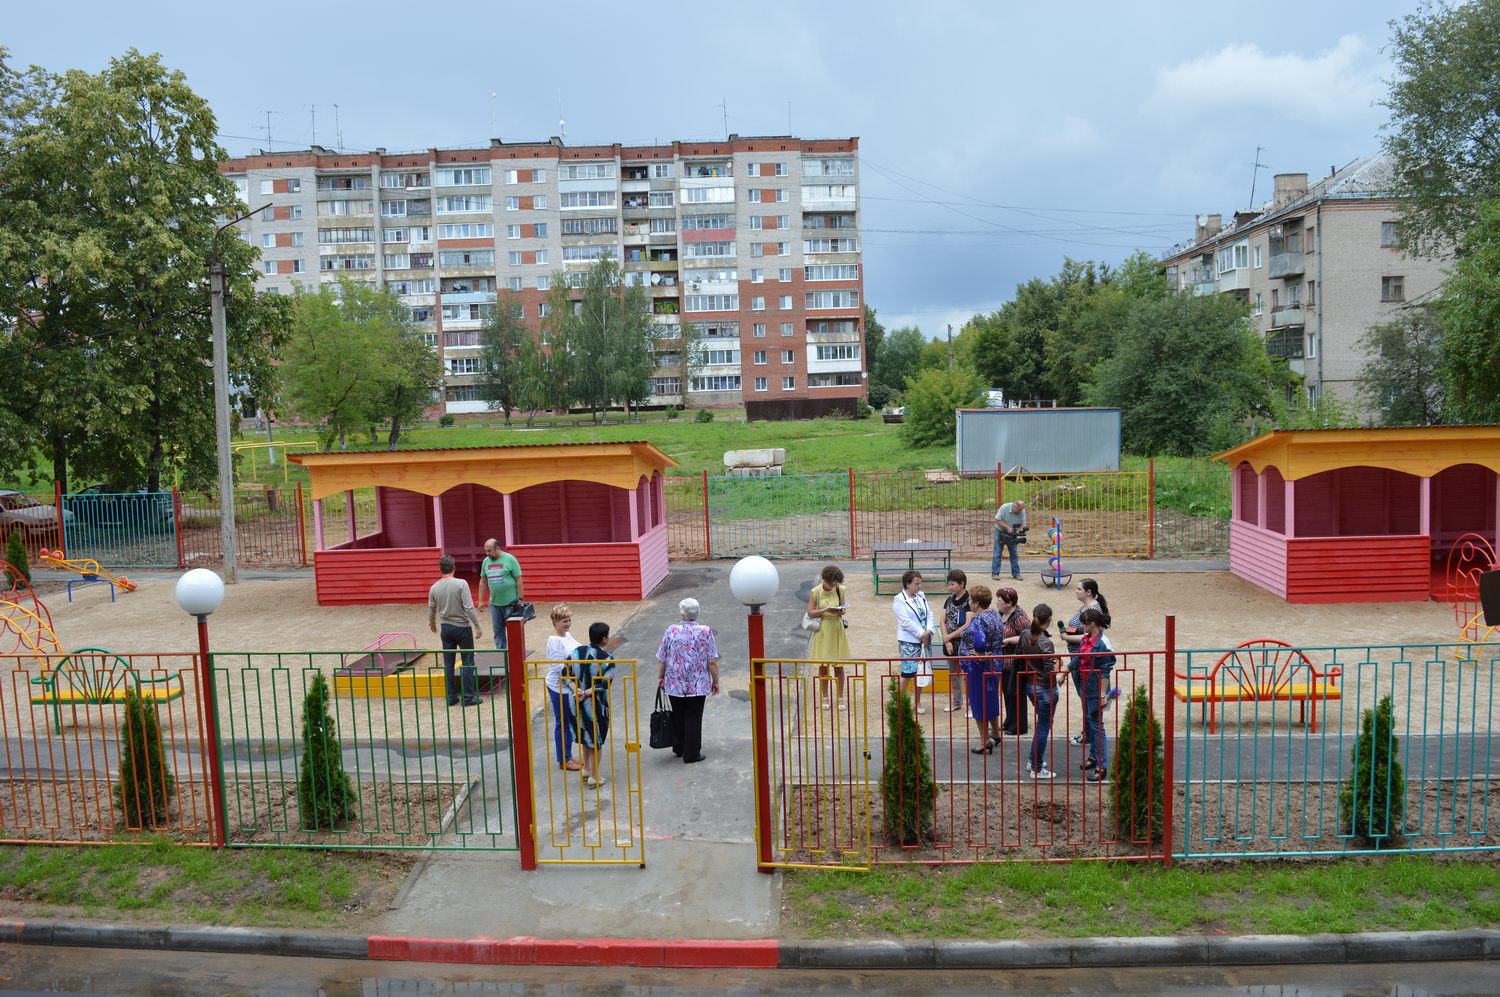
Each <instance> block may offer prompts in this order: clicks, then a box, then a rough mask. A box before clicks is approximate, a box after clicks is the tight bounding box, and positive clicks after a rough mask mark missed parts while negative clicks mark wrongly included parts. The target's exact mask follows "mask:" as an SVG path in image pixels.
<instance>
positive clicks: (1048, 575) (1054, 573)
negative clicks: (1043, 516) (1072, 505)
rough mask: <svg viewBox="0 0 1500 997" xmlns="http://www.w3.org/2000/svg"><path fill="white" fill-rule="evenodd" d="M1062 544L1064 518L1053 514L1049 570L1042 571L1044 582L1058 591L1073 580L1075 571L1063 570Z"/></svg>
mask: <svg viewBox="0 0 1500 997" xmlns="http://www.w3.org/2000/svg"><path fill="white" fill-rule="evenodd" d="M1062 544H1063V531H1062V520H1061V519H1060V518H1058V517H1057V516H1053V517H1052V525H1051V526H1049V527H1048V528H1047V570H1046V571H1043V572H1042V584H1043V585H1045V586H1047V587H1048V588H1055V589H1057V590H1058V591H1062V588H1063V586H1064V585H1067V584H1068V583H1069V582H1071V581H1072V580H1073V573H1072V572H1071V571H1064V570H1063V560H1062Z"/></svg>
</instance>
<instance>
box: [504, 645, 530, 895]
mask: <svg viewBox="0 0 1500 997" xmlns="http://www.w3.org/2000/svg"><path fill="white" fill-rule="evenodd" d="M505 697H506V699H507V701H508V702H509V705H510V763H511V768H512V769H513V770H514V771H513V774H514V776H515V781H514V783H513V785H514V786H515V787H516V847H517V848H518V849H519V850H520V853H521V868H522V869H524V870H527V871H531V870H534V869H535V868H536V813H535V810H534V807H533V804H532V795H531V794H532V790H531V715H530V712H529V711H528V710H527V708H526V624H524V623H522V622H521V621H520V620H519V619H517V618H515V617H512V618H511V619H509V620H507V621H506V623H505Z"/></svg>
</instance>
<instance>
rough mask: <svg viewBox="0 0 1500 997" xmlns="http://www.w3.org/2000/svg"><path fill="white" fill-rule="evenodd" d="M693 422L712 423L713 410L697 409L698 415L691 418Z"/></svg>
mask: <svg viewBox="0 0 1500 997" xmlns="http://www.w3.org/2000/svg"><path fill="white" fill-rule="evenodd" d="M693 421H694V422H713V421H714V410H713V409H711V408H701V409H699V410H698V414H697V415H695V416H693Z"/></svg>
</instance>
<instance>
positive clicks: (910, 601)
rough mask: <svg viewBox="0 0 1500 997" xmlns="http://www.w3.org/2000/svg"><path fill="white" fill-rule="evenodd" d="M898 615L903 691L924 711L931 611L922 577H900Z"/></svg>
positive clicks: (894, 602) (918, 574)
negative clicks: (923, 691) (923, 689)
mask: <svg viewBox="0 0 1500 997" xmlns="http://www.w3.org/2000/svg"><path fill="white" fill-rule="evenodd" d="M891 609H892V610H893V611H894V612H895V614H896V645H897V646H898V647H900V648H901V658H902V661H901V689H902V690H903V691H905V692H911V693H912V698H913V700H914V702H915V704H916V707H917V712H918V713H922V712H924V711H923V709H922V686H923V685H924V684H926V683H923V682H922V681H921V678H920V676H922V675H924V674H926V666H927V662H926V661H925V660H924V659H925V657H926V647H927V644H928V643H929V642H930V641H931V640H932V634H933V629H932V626H933V619H932V608H931V607H930V606H928V605H927V596H925V595H923V594H922V573H921V572H920V571H907V572H906V573H905V574H903V575H902V576H901V591H900V592H897V593H896V597H895V598H894V599H892V600H891Z"/></svg>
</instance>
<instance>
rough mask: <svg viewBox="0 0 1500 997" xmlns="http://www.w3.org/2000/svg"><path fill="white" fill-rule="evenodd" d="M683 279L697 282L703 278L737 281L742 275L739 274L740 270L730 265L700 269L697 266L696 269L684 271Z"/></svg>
mask: <svg viewBox="0 0 1500 997" xmlns="http://www.w3.org/2000/svg"><path fill="white" fill-rule="evenodd" d="M682 279H683V280H690V281H693V282H694V283H697V282H698V281H701V280H707V281H736V280H739V279H740V275H739V271H738V270H735V269H733V268H730V267H724V268H708V269H703V270H699V269H696V268H695V269H689V270H685V271H683V274H682Z"/></svg>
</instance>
